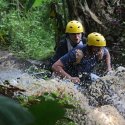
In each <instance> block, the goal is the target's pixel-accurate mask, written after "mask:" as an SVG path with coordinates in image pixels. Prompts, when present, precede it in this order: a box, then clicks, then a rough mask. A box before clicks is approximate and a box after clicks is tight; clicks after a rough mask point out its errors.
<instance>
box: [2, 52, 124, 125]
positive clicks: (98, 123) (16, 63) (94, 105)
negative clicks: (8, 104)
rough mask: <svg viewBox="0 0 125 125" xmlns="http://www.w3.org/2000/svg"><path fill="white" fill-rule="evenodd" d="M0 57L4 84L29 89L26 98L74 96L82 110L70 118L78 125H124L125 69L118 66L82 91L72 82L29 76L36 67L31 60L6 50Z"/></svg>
mask: <svg viewBox="0 0 125 125" xmlns="http://www.w3.org/2000/svg"><path fill="white" fill-rule="evenodd" d="M0 57H1V58H0V84H1V85H3V83H5V81H9V83H10V84H11V85H13V86H16V87H18V88H20V89H22V90H26V91H25V92H24V94H25V95H26V96H31V95H42V94H43V93H45V92H57V91H58V92H59V93H60V94H62V95H63V94H65V93H67V94H68V95H71V97H72V98H73V99H74V100H76V101H78V102H79V106H80V108H78V109H76V110H74V111H72V113H70V114H69V117H70V118H72V119H73V120H74V121H75V122H76V123H77V124H78V125H125V67H123V66H119V67H117V68H116V69H114V71H113V72H112V74H110V75H106V76H103V77H101V78H100V79H98V80H97V81H96V82H93V83H92V84H91V85H90V86H89V88H87V89H85V90H84V91H82V90H77V89H76V88H75V87H74V84H73V83H71V82H70V81H66V80H60V79H58V78H50V79H48V80H45V79H43V78H40V77H39V78H36V76H34V75H33V74H34V73H33V74H31V73H29V69H31V67H33V68H37V67H35V66H34V64H33V63H32V62H31V61H24V60H23V61H22V60H20V59H17V58H15V57H14V56H13V54H11V53H8V52H6V51H4V52H0ZM81 109H83V110H84V109H85V110H86V113H85V112H83V111H82V110H81Z"/></svg>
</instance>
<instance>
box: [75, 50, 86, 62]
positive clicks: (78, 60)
mask: <svg viewBox="0 0 125 125" xmlns="http://www.w3.org/2000/svg"><path fill="white" fill-rule="evenodd" d="M83 56H84V55H83V52H82V50H79V49H77V50H76V63H77V64H78V63H80V61H81V59H82V58H83Z"/></svg>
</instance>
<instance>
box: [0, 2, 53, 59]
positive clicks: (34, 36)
mask: <svg viewBox="0 0 125 125" xmlns="http://www.w3.org/2000/svg"><path fill="white" fill-rule="evenodd" d="M0 3H2V4H1V6H0V9H1V10H2V13H1V21H0V41H1V43H0V44H1V45H5V44H6V45H8V44H9V50H10V51H12V52H14V53H15V54H16V55H18V56H20V57H22V58H32V59H45V58H47V57H49V56H50V55H52V53H53V52H54V46H55V43H54V42H55V41H54V30H52V25H51V23H52V22H51V19H50V17H49V9H47V8H48V7H47V5H48V4H47V3H46V4H45V3H42V6H39V7H35V8H28V9H30V10H28V11H26V8H27V7H26V4H25V5H22V6H23V8H18V9H17V7H16V6H14V5H13V6H12V7H10V8H9V6H11V5H12V3H7V2H6V1H5V0H0ZM13 4H14V3H13ZM15 4H16V3H15ZM36 5H37V6H38V3H37V4H36V3H34V6H36ZM15 8H16V9H15ZM8 9H9V10H8Z"/></svg>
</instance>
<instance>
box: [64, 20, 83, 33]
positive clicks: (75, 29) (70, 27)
mask: <svg viewBox="0 0 125 125" xmlns="http://www.w3.org/2000/svg"><path fill="white" fill-rule="evenodd" d="M65 32H66V33H82V32H85V31H84V28H83V26H82V24H81V23H80V22H79V21H76V20H72V21H70V22H68V24H67V26H66V31H65Z"/></svg>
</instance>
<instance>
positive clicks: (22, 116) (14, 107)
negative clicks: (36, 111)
mask: <svg viewBox="0 0 125 125" xmlns="http://www.w3.org/2000/svg"><path fill="white" fill-rule="evenodd" d="M32 122H33V116H32V115H31V114H30V113H29V111H28V110H27V109H26V108H24V107H22V106H21V105H20V104H18V103H17V102H15V101H14V100H12V99H10V98H7V97H3V96H0V125H28V124H30V123H32Z"/></svg>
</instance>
